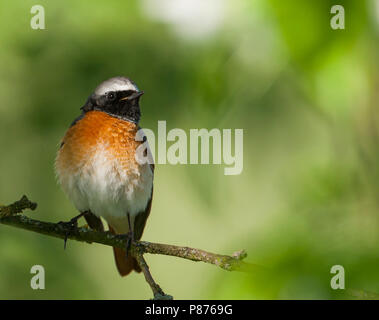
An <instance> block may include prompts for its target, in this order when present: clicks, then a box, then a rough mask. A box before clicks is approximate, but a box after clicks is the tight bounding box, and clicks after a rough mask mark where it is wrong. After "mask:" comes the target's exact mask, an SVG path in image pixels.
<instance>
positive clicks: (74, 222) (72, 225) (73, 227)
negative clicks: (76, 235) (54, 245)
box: [58, 211, 86, 249]
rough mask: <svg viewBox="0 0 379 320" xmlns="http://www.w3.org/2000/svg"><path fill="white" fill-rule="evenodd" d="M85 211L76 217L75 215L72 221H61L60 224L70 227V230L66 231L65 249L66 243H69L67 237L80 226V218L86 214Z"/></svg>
mask: <svg viewBox="0 0 379 320" xmlns="http://www.w3.org/2000/svg"><path fill="white" fill-rule="evenodd" d="M85 213H86V212H85V211H84V212H82V213H80V214H79V215H77V216H76V217H73V218H72V219H71V220H70V221H68V222H64V221H59V222H58V224H60V225H63V226H65V227H68V229H69V231H67V232H66V234H65V237H64V249H66V244H67V238H68V236H69V235H70V234H71V233H72V232H73V231H75V230H76V229H77V228H78V220H79V219H80V218H81V217H83V216H84V215H85Z"/></svg>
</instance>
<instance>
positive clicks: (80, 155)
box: [56, 111, 141, 172]
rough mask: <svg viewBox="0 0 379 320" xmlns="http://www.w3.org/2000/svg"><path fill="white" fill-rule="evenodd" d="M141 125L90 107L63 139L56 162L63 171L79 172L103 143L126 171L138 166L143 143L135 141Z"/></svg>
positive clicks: (105, 148)
mask: <svg viewBox="0 0 379 320" xmlns="http://www.w3.org/2000/svg"><path fill="white" fill-rule="evenodd" d="M137 130H138V126H137V125H136V124H135V123H132V122H129V121H125V120H121V119H118V118H115V117H112V116H110V115H108V114H106V113H104V112H100V111H90V112H87V113H85V115H84V117H83V118H82V119H80V120H78V121H77V123H76V124H74V125H73V126H72V127H71V128H70V129H68V130H67V132H66V135H65V136H64V138H63V140H62V146H61V148H60V150H59V153H58V157H57V161H56V166H57V169H58V170H59V171H71V172H73V171H74V172H75V171H76V170H78V169H79V168H82V167H85V165H86V162H88V160H89V159H91V158H92V157H93V155H94V154H95V151H96V148H97V147H98V146H99V145H100V146H102V147H103V148H104V150H106V151H107V153H108V154H109V155H110V156H111V158H113V159H117V160H118V163H119V165H120V166H121V167H122V168H123V169H125V170H126V171H128V170H130V169H134V168H136V167H137V166H138V163H137V162H136V160H135V151H136V149H137V147H138V146H139V145H140V144H141V142H140V141H135V135H136V133H137Z"/></svg>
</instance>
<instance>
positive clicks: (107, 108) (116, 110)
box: [81, 97, 141, 124]
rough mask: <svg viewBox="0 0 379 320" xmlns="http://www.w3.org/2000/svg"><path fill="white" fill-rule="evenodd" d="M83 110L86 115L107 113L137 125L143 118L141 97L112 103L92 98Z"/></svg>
mask: <svg viewBox="0 0 379 320" xmlns="http://www.w3.org/2000/svg"><path fill="white" fill-rule="evenodd" d="M81 109H82V110H83V112H84V113H86V112H89V111H94V110H96V111H101V112H105V113H106V114H109V115H110V116H112V117H115V118H118V119H121V120H125V121H129V122H133V123H135V124H138V123H139V120H140V118H141V111H140V107H139V97H138V98H136V99H133V100H118V99H117V100H116V101H114V102H112V103H110V102H108V101H106V100H102V99H93V97H90V98H89V99H88V100H87V102H86V104H85V105H84V106H83V107H82V108H81Z"/></svg>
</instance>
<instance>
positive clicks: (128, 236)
mask: <svg viewBox="0 0 379 320" xmlns="http://www.w3.org/2000/svg"><path fill="white" fill-rule="evenodd" d="M128 225H129V232H128V233H127V234H126V248H125V249H126V258H128V255H129V250H130V246H131V244H132V242H134V232H133V228H132V224H131V223H130V215H129V213H128Z"/></svg>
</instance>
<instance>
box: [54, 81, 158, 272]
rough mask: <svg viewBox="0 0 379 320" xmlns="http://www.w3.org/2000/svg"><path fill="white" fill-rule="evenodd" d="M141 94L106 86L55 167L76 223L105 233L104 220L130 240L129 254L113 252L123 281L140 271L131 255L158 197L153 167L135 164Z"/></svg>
mask: <svg viewBox="0 0 379 320" xmlns="http://www.w3.org/2000/svg"><path fill="white" fill-rule="evenodd" d="M142 94H143V91H140V90H139V89H138V87H137V86H136V84H135V83H134V82H133V81H131V80H130V79H128V78H126V77H114V78H111V79H108V80H106V81H104V82H102V83H101V84H100V85H99V86H98V87H97V88H96V89H95V91H94V92H93V93H92V94H91V95H90V96H89V98H88V100H87V102H86V103H85V104H84V106H83V107H82V108H81V110H82V113H81V115H80V116H79V117H78V118H76V119H75V120H74V122H73V123H72V124H71V126H70V128H69V129H68V130H67V132H66V134H65V136H64V138H63V140H62V142H61V145H60V148H59V151H58V154H57V158H56V163H55V167H56V172H57V176H58V181H59V183H60V184H61V186H62V188H63V190H64V192H65V193H66V195H67V196H68V198H69V199H70V201H71V202H72V203H73V204H74V206H75V207H76V209H77V210H78V211H79V213H80V214H79V215H78V216H77V217H75V218H73V219H71V223H76V221H77V219H78V218H80V217H81V216H83V217H84V218H85V219H86V221H87V223H88V225H89V226H90V227H91V228H92V229H95V230H98V231H103V230H104V227H103V224H102V221H101V219H100V217H103V218H104V219H105V220H106V222H107V223H108V225H109V230H110V231H111V232H112V233H114V234H126V235H127V239H128V242H127V243H128V244H127V248H125V250H123V249H120V248H113V250H114V256H115V260H116V265H117V268H118V271H119V273H120V275H121V276H126V275H127V274H129V273H130V272H131V271H132V270H135V271H137V272H140V271H141V269H140V267H139V265H138V263H137V261H136V260H135V258H134V257H132V256H131V255H129V254H128V252H127V250H128V246H129V245H130V242H131V241H134V240H139V239H140V238H141V236H142V233H143V230H144V228H145V224H146V220H147V218H148V216H149V214H150V209H151V203H152V196H153V178H154V164H149V163H144V164H140V162H139V161H137V159H136V149H137V148H138V146H140V144H141V143H142V141H137V140H136V134H137V131H138V130H140V127H139V125H138V124H139V121H140V117H141V112H140V106H139V99H140V97H141V95H142ZM138 140H139V139H138ZM145 143H147V142H145Z"/></svg>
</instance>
